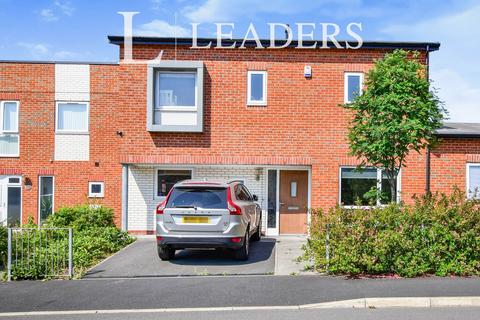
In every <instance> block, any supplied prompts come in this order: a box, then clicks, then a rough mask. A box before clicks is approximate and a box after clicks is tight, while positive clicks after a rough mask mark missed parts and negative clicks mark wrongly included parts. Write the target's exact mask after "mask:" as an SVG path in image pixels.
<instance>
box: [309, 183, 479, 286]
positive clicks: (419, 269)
mask: <svg viewBox="0 0 480 320" xmlns="http://www.w3.org/2000/svg"><path fill="white" fill-rule="evenodd" d="M310 230H311V238H310V239H309V240H308V242H307V245H305V246H304V251H305V254H304V258H305V259H307V260H309V261H311V263H312V264H313V265H312V267H313V269H315V270H317V271H320V272H327V273H331V274H347V275H362V274H365V275H367V274H368V275H382V274H395V275H400V276H403V277H415V276H422V275H437V276H447V275H459V276H468V275H480V201H478V200H467V199H466V197H465V194H463V193H462V192H460V191H459V190H458V189H455V190H454V192H453V193H452V194H450V195H445V194H439V193H437V194H433V195H432V194H428V195H425V196H422V197H418V198H415V201H414V203H413V204H411V205H399V204H391V205H389V206H387V207H375V208H369V209H345V208H341V207H335V208H332V209H330V210H329V211H328V212H324V211H322V210H313V211H312V223H311V229H310ZM327 234H328V241H327ZM327 242H328V253H329V259H328V260H327V258H326V255H327V245H326V244H327Z"/></svg>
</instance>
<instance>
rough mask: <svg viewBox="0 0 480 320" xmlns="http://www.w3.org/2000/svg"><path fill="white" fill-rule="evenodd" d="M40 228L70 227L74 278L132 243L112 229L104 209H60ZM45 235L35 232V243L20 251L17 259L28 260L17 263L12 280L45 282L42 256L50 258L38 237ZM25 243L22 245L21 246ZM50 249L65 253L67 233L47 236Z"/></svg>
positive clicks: (110, 221) (80, 206) (129, 238)
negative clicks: (71, 231) (43, 279)
mask: <svg viewBox="0 0 480 320" xmlns="http://www.w3.org/2000/svg"><path fill="white" fill-rule="evenodd" d="M25 227H34V228H35V227H36V226H35V225H33V224H31V223H30V224H28V225H26V226H25ZM42 227H56V228H69V227H71V228H72V229H73V265H74V270H75V276H76V277H79V276H81V275H83V273H84V272H85V271H86V270H87V269H88V268H89V267H91V266H93V265H94V264H96V263H97V262H99V261H100V260H102V259H104V258H106V257H107V256H109V255H111V254H113V253H115V252H116V251H118V250H120V249H121V248H123V247H125V246H126V245H128V244H130V243H132V242H133V241H134V239H133V238H132V237H130V236H129V235H128V234H127V233H126V232H123V231H120V230H119V229H118V228H117V227H116V226H115V224H114V222H113V210H112V209H110V208H107V207H103V206H91V205H79V206H75V207H65V208H61V209H59V210H58V211H56V212H55V213H54V214H53V215H51V216H49V217H48V218H47V219H46V221H45V222H44V223H43V225H42ZM45 232H46V231H45V230H43V229H40V231H37V235H36V238H35V239H36V240H35V241H36V243H31V239H30V240H29V245H30V250H28V248H27V247H20V248H21V250H23V255H21V253H19V255H18V256H22V257H24V258H23V259H24V260H26V259H29V260H28V263H22V262H25V261H19V262H18V263H17V264H15V265H13V269H12V275H13V278H14V279H42V278H44V273H45V270H46V267H48V266H45V263H44V262H43V261H45V260H48V259H45V256H47V257H48V258H50V259H51V254H50V255H49V252H47V250H46V249H45V248H44V247H45V246H40V245H39V239H40V236H41V235H43V239H45V236H44V234H45ZM50 232H51V231H50ZM0 237H1V230H0ZM5 242H6V241H5ZM24 242H25V241H24ZM24 242H22V245H23V243H24ZM1 243H2V242H1V239H0V250H2V248H3V247H2V244H1ZM36 244H37V247H36V248H37V249H36V250H35V259H33V257H32V254H31V252H32V251H33V250H31V248H32V247H33V246H34V245H36ZM49 246H52V247H54V248H55V250H54V251H55V252H57V250H58V252H68V232H65V231H63V232H61V231H59V232H57V234H56V236H55V237H51V233H50V236H49ZM1 252H2V251H0V253H1ZM5 257H6V254H5ZM62 259H63V258H62ZM62 262H63V261H60V262H59V263H60V264H61V263H62ZM55 263H57V258H54V262H53V264H55ZM26 266H29V267H26ZM66 271H67V270H65V273H66Z"/></svg>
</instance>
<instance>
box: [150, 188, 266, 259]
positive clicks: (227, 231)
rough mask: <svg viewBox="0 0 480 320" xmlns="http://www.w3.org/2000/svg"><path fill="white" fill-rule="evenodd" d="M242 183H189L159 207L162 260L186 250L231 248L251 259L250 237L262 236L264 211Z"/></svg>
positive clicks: (174, 191) (174, 190)
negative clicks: (178, 250)
mask: <svg viewBox="0 0 480 320" xmlns="http://www.w3.org/2000/svg"><path fill="white" fill-rule="evenodd" d="M256 201H258V198H257V196H256V195H252V194H251V193H250V191H248V189H247V188H246V187H245V185H244V184H243V183H242V182H241V181H230V182H214V181H195V180H186V181H182V182H179V183H177V184H175V185H174V186H173V188H172V189H171V190H170V192H169V193H168V195H167V197H166V198H165V200H164V201H163V202H162V203H161V204H159V205H158V206H157V209H156V217H157V246H158V256H159V257H160V259H162V260H170V259H173V258H174V257H175V250H177V249H185V248H228V249H231V250H232V253H233V255H234V257H235V258H236V259H239V260H247V259H248V254H249V249H250V247H249V246H250V238H251V240H252V241H259V240H260V237H261V217H262V210H261V209H260V206H259V205H258V204H257V203H256Z"/></svg>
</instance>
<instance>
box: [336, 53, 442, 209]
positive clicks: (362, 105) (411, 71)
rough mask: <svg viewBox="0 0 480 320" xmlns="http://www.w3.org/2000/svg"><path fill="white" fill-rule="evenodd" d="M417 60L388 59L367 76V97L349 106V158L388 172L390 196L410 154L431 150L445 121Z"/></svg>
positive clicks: (409, 57)
mask: <svg viewBox="0 0 480 320" xmlns="http://www.w3.org/2000/svg"><path fill="white" fill-rule="evenodd" d="M419 58H420V55H419V53H418V52H409V51H405V50H395V51H394V52H392V53H388V54H386V55H385V57H384V58H383V59H380V60H377V61H376V62H375V65H374V67H373V68H372V69H371V70H370V71H369V72H368V73H367V74H366V81H365V87H366V88H365V90H364V92H363V94H362V95H360V96H359V97H357V98H356V99H355V100H354V101H353V102H352V103H349V104H346V105H345V107H347V108H348V109H351V110H352V111H353V113H354V117H353V120H352V122H351V126H350V128H349V134H348V139H349V143H350V151H351V154H352V155H354V156H357V157H358V158H359V159H360V160H361V161H362V163H361V166H365V165H367V164H369V165H371V166H374V167H377V168H382V169H384V170H385V172H386V174H387V177H388V181H389V184H390V188H391V191H392V195H393V194H394V190H395V184H396V178H397V175H398V172H399V170H400V169H401V168H402V167H403V166H405V158H406V157H407V155H408V154H409V152H411V151H416V152H420V151H421V150H424V149H425V148H427V147H429V146H433V145H434V144H435V143H436V142H437V140H436V136H435V131H436V130H437V129H439V128H440V127H441V126H442V122H443V120H444V119H445V116H446V111H445V109H444V107H443V103H442V102H441V101H440V100H439V99H438V97H437V96H436V94H435V91H432V90H430V82H429V80H428V79H427V77H426V69H425V66H424V65H423V64H421V63H420V62H419ZM392 200H394V199H392Z"/></svg>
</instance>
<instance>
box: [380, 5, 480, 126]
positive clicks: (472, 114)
mask: <svg viewBox="0 0 480 320" xmlns="http://www.w3.org/2000/svg"><path fill="white" fill-rule="evenodd" d="M479 17H480V6H478V5H477V6H474V7H471V8H469V9H466V10H464V11H462V12H456V13H451V14H448V15H444V16H440V17H435V18H430V19H426V20H423V21H422V22H419V23H413V24H409V25H397V26H389V27H387V28H385V29H384V31H383V32H384V33H385V34H388V35H390V36H392V37H393V38H394V39H396V40H418V41H440V42H441V44H442V45H441V47H440V50H439V51H438V52H433V53H432V54H431V56H430V59H431V67H430V71H431V78H432V79H433V80H434V86H435V87H436V88H438V89H439V97H440V98H441V99H442V100H443V101H445V103H446V108H447V109H448V110H449V111H450V121H464V122H480V77H479V76H478V75H479V74H480V65H479V64H478V63H477V60H478V58H477V51H478V43H477V41H476V39H478V38H479V37H480V19H479Z"/></svg>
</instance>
